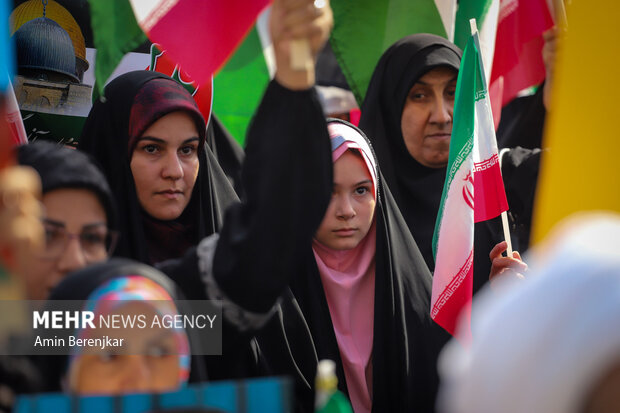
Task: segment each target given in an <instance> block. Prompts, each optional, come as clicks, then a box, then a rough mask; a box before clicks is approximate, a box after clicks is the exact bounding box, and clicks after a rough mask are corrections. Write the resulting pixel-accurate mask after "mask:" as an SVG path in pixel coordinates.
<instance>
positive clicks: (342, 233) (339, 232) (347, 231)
mask: <svg viewBox="0 0 620 413" xmlns="http://www.w3.org/2000/svg"><path fill="white" fill-rule="evenodd" d="M356 231H357V228H341V229H335V230H334V231H333V232H334V234H336V236H339V237H350V236H351V235H353V234H355V232H356Z"/></svg>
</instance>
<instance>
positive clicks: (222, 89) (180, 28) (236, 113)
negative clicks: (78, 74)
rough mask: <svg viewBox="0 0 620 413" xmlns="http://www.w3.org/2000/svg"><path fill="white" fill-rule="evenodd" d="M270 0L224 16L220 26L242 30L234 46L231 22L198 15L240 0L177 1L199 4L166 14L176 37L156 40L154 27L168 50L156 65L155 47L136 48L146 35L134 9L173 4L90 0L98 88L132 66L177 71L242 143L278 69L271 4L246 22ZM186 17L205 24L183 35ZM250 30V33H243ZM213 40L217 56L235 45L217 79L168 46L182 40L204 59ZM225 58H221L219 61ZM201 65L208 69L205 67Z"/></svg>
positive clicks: (196, 57) (195, 55)
mask: <svg viewBox="0 0 620 413" xmlns="http://www.w3.org/2000/svg"><path fill="white" fill-rule="evenodd" d="M268 2H269V1H268V0H264V1H263V0H260V1H259V2H258V3H257V2H256V1H254V0H252V1H245V2H243V5H244V6H248V7H244V8H240V9H239V10H238V14H235V15H223V16H221V19H222V20H221V21H220V26H221V25H222V24H226V25H227V27H228V26H229V25H230V26H231V27H232V26H235V27H236V28H237V29H238V32H242V33H241V37H240V38H239V39H238V41H240V42H241V43H240V44H239V45H238V47H237V48H236V50H235V48H234V46H231V45H232V43H233V42H232V38H231V33H230V31H229V30H228V28H227V29H226V30H224V31H221V32H212V31H211V30H207V26H206V23H205V21H202V20H200V17H199V16H200V13H202V12H204V10H205V9H209V10H211V9H213V10H214V11H218V10H219V11H222V12H230V11H231V10H230V7H231V5H234V4H237V5H238V3H239V1H229V0H220V1H208V2H207V1H200V2H197V1H194V0H190V1H188V0H178V1H177V2H175V4H176V3H183V4H182V5H183V6H184V7H186V6H191V5H192V4H195V3H197V4H198V5H195V7H194V9H192V10H193V14H192V15H191V16H190V17H188V16H182V15H181V14H180V13H176V14H174V16H176V17H177V18H180V19H181V20H178V21H171V20H169V19H170V18H171V17H172V16H173V15H170V16H169V15H168V14H166V19H168V20H166V21H167V22H168V29H169V32H170V33H169V34H170V36H172V38H173V39H170V40H164V39H162V41H161V42H156V41H154V37H153V33H149V37H150V40H151V42H152V43H157V45H158V48H159V49H160V50H165V58H160V59H158V61H157V62H156V63H157V64H156V65H155V64H153V63H154V60H153V53H152V52H153V50H151V54H150V56H149V55H147V54H144V53H135V52H133V51H134V50H135V49H136V48H137V47H138V46H140V45H142V44H144V43H145V42H146V41H147V37H146V35H145V34H144V32H143V29H142V28H141V27H140V26H139V25H138V21H137V14H134V3H136V4H135V7H136V8H137V6H139V5H138V4H137V3H144V4H142V5H141V7H145V6H148V7H152V6H153V5H154V4H155V3H157V4H158V5H160V6H162V7H164V6H166V7H168V6H169V4H167V2H159V1H152V0H148V1H146V2H137V1H133V0H132V1H130V0H89V4H90V12H91V25H92V31H93V38H94V43H95V47H96V64H95V72H96V79H97V85H98V89H97V90H96V92H95V93H99V94H100V93H102V92H103V86H104V84H105V83H107V81H109V80H111V79H113V78H114V77H116V76H118V75H120V74H122V73H125V72H127V71H130V70H139V69H144V68H146V67H149V68H150V70H157V71H160V72H162V73H165V74H167V75H171V76H172V75H173V74H174V73H178V74H179V75H180V78H181V79H180V80H182V81H183V82H182V83H186V84H188V85H191V87H192V88H193V89H194V90H196V89H197V92H196V94H194V98H195V99H196V101H197V102H199V101H201V100H202V101H203V102H205V103H206V104H207V105H206V106H208V108H209V110H208V111H203V114H204V115H205V118H208V115H209V113H210V110H211V105H212V109H213V112H214V113H215V114H216V115H217V116H218V118H219V119H220V121H222V123H224V125H225V126H226V128H227V129H228V131H229V132H230V133H231V134H232V135H233V136H234V137H235V139H236V140H237V141H238V142H239V143H240V144H243V142H244V138H245V133H246V129H247V127H248V125H249V122H250V119H251V117H252V115H253V114H254V111H255V109H256V107H257V106H258V103H259V102H260V99H261V97H262V95H263V92H264V90H265V88H266V87H267V83H268V82H269V79H270V78H271V77H272V76H273V72H274V69H273V66H274V63H273V60H274V59H273V50H272V47H271V40H270V39H269V35H268V30H267V23H268V20H269V7H266V8H265V10H264V11H263V12H262V13H260V15H259V17H258V19H257V22H256V24H255V25H254V26H252V22H253V21H252V20H250V21H249V23H248V19H249V17H248V16H247V15H246V14H244V13H246V12H249V13H251V14H253V13H254V11H256V10H258V9H260V8H261V6H260V5H261V4H267V3H268ZM164 3H166V4H167V5H166V4H164ZM186 3H187V4H186ZM216 3H221V4H216ZM257 4H258V5H257ZM180 6H181V5H179V7H180ZM186 8H187V7H186ZM189 8H191V7H189ZM151 10H153V12H155V11H157V13H156V14H158V15H159V14H163V12H164V8H162V9H156V10H155V9H151ZM243 16H245V17H246V18H245V20H244V18H241V20H235V19H236V18H237V17H243ZM162 18H163V17H162ZM227 18H232V22H229V23H230V24H229V23H224V22H225V19H227ZM254 18H256V14H254ZM243 21H245V23H247V26H246V28H245V31H243V30H241V28H240V27H239V26H238V25H239V24H241V22H243ZM188 22H189V23H191V24H196V22H199V23H200V22H202V23H201V25H202V26H204V27H203V28H202V29H201V31H200V33H195V34H192V35H191V36H186V37H185V38H182V39H181V38H180V37H179V36H181V35H182V33H185V31H187V24H189V23H188ZM220 26H218V27H220ZM203 29H204V30H203ZM214 30H219V29H214ZM246 32H247V35H246V36H245V38H243V35H244V34H245V33H246ZM205 36H206V37H208V40H209V42H207V43H204V42H203V40H204V39H203V38H204V37H205ZM211 43H217V47H218V48H219V53H220V54H219V56H221V55H222V48H225V47H229V46H230V47H232V48H231V49H230V50H229V53H232V55H231V56H230V58H229V59H228V61H226V62H225V63H224V66H223V67H222V68H221V69H220V70H219V71H218V72H217V73H216V75H215V76H214V78H213V81H212V80H211V77H210V73H209V76H208V78H207V80H206V81H205V80H204V79H203V80H202V81H198V80H197V78H196V77H195V76H194V75H193V74H192V73H191V71H190V70H188V69H187V67H186V66H185V64H183V63H182V64H180V65H177V63H178V61H176V60H175V59H174V56H175V55H178V53H179V52H178V51H177V53H176V54H175V53H173V52H172V51H171V50H170V49H169V46H174V45H175V44H177V45H178V44H180V45H181V46H182V49H180V51H181V52H182V53H190V54H191V56H190V58H191V59H190V60H193V61H204V62H206V61H207V58H211V57H209V56H207V55H206V51H207V50H209V47H210V46H209V45H210V44H211ZM91 60H92V59H91ZM222 63H223V62H220V65H221V64H222ZM201 68H202V69H204V68H203V67H201ZM177 70H178V72H177ZM207 71H208V70H207ZM212 83H213V86H212ZM211 89H213V94H211ZM207 92H208V93H207ZM192 93H193V91H192ZM201 95H204V98H201ZM199 106H201V110H202V106H203V105H201V104H200V103H199Z"/></svg>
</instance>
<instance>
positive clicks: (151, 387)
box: [69, 301, 180, 395]
mask: <svg viewBox="0 0 620 413" xmlns="http://www.w3.org/2000/svg"><path fill="white" fill-rule="evenodd" d="M111 314H121V315H122V316H123V317H127V316H132V315H133V316H135V315H146V319H147V320H152V317H153V315H154V314H155V312H154V311H153V309H152V307H149V306H147V305H146V304H143V303H140V302H139V301H133V302H130V303H128V304H126V305H123V306H122V307H121V308H119V309H117V311H115V312H113V313H111ZM99 327H100V326H98V328H97V329H95V330H90V334H89V335H88V338H94V339H97V338H105V337H106V336H108V337H110V338H112V339H123V340H124V341H123V350H122V354H118V353H119V351H116V352H112V351H107V350H105V349H104V350H101V349H99V348H96V349H92V350H90V354H89V353H85V354H80V355H79V356H77V358H76V359H75V360H74V361H73V362H72V365H71V368H70V371H69V374H70V376H69V385H70V390H71V391H72V392H74V393H76V394H81V395H88V394H113V395H119V394H125V393H145V392H165V391H173V390H175V389H177V388H178V387H179V385H180V374H179V369H180V366H179V349H178V344H177V341H176V339H175V336H174V334H173V332H172V330H170V329H165V328H158V327H157V326H155V328H133V329H132V328H106V327H105V326H104V327H103V328H99Z"/></svg>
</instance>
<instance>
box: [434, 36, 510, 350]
mask: <svg viewBox="0 0 620 413" xmlns="http://www.w3.org/2000/svg"><path fill="white" fill-rule="evenodd" d="M447 171H448V173H447V175H446V182H445V185H444V190H443V195H442V199H441V205H440V210H439V213H438V215H437V223H436V225H435V234H434V236H433V253H434V255H435V262H436V265H435V273H434V277H433V289H432V297H431V317H432V318H433V320H435V322H437V323H438V324H439V325H440V326H442V327H443V328H444V329H446V330H447V331H448V332H449V333H450V334H452V335H454V334H455V330H456V323H457V318H458V317H459V315H460V314H461V313H462V314H463V317H467V319H468V320H469V318H470V317H471V297H472V288H473V287H472V286H473V252H474V223H475V222H480V221H484V220H487V219H491V218H494V217H496V216H498V215H499V214H500V213H501V212H503V211H506V210H507V209H508V202H507V201H506V194H505V192H504V185H503V181H502V176H501V171H500V168H499V159H498V155H497V142H496V140H495V129H494V128H493V117H492V114H491V109H490V103H489V96H488V91H487V86H486V81H485V77H484V69H483V66H482V59H481V56H480V44H479V42H478V34H477V33H476V34H475V35H473V36H471V37H470V39H469V41H468V43H467V46H466V48H465V52H464V54H463V59H462V60H461V67H460V70H459V75H458V80H457V90H456V99H455V105H454V126H453V128H452V138H451V141H450V156H449V160H448V166H447ZM462 333H463V336H462V338H463V339H467V338H468V337H469V335H470V331H469V327H468V328H467V330H466V331H463V332H462Z"/></svg>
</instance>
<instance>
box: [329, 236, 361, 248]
mask: <svg viewBox="0 0 620 413" xmlns="http://www.w3.org/2000/svg"><path fill="white" fill-rule="evenodd" d="M359 243H360V240H356V239H347V240H338V241H336V242H334V243H333V244H332V246H330V248H331V249H333V250H336V251H348V250H352V249H353V248H355V247H357V245H358V244H359Z"/></svg>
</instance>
